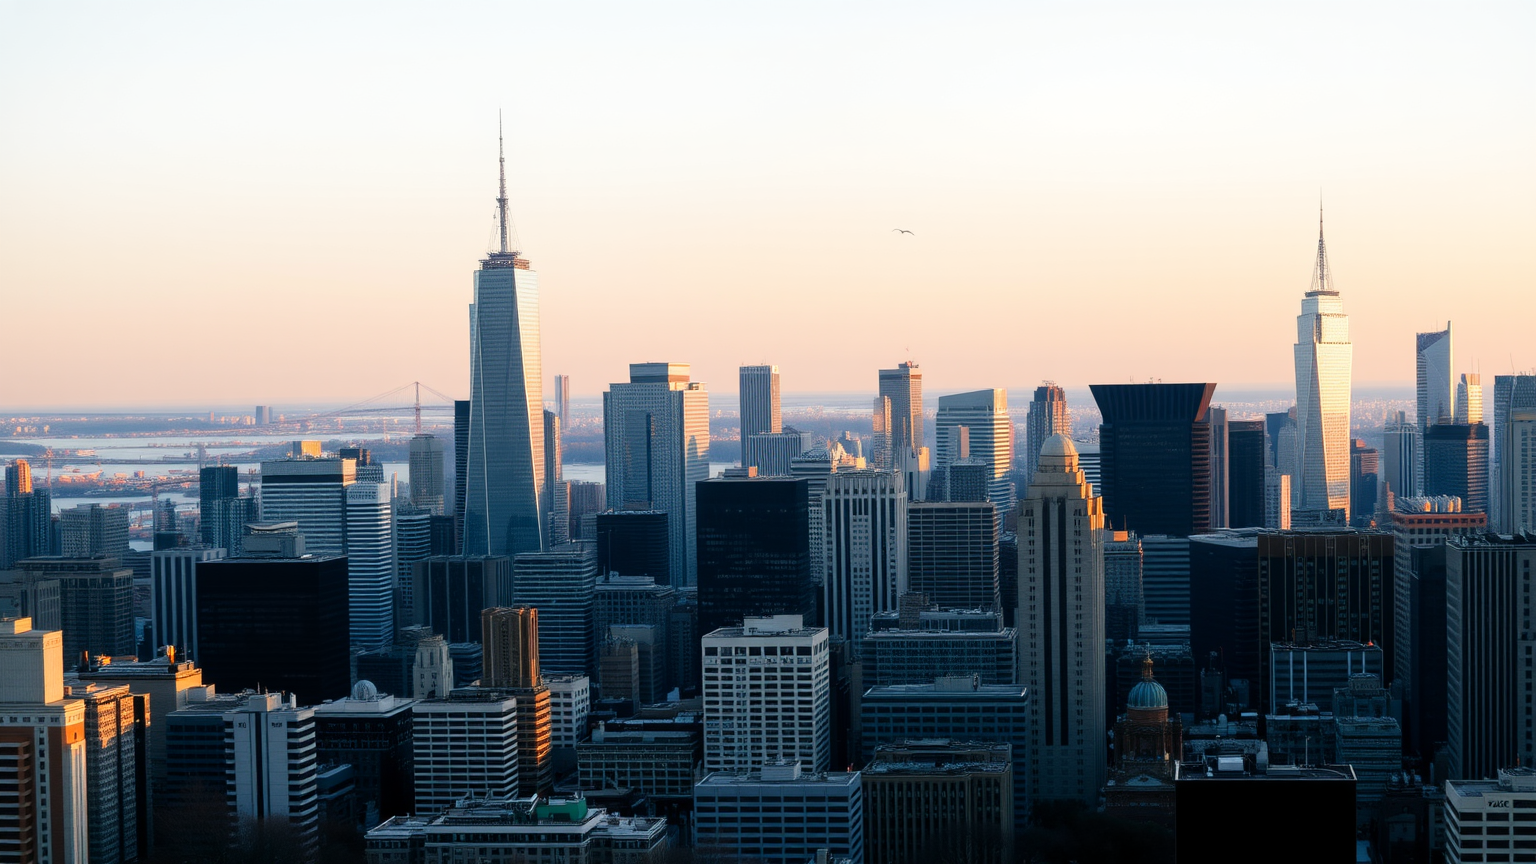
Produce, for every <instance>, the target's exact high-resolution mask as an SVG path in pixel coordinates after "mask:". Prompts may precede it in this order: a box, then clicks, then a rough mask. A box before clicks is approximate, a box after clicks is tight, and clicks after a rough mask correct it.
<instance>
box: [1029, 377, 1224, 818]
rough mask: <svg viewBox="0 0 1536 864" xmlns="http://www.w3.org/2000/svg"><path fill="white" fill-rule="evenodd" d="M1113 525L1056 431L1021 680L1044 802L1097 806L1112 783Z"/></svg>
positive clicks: (1034, 775)
mask: <svg viewBox="0 0 1536 864" xmlns="http://www.w3.org/2000/svg"><path fill="white" fill-rule="evenodd" d="M1207 398H1209V397H1207ZM1103 529H1104V502H1103V499H1102V498H1100V497H1099V496H1097V495H1095V494H1093V489H1092V487H1090V486H1089V485H1088V483H1087V482H1086V481H1085V480H1084V479H1083V472H1082V471H1081V470H1080V469H1079V468H1078V464H1077V448H1076V447H1074V446H1073V445H1072V439H1070V438H1068V437H1067V436H1065V435H1052V436H1051V437H1050V438H1047V439H1046V441H1045V443H1044V444H1043V445H1042V446H1041V450H1040V461H1039V464H1038V466H1037V468H1036V471H1035V481H1034V483H1032V484H1031V485H1030V487H1029V492H1028V493H1027V494H1026V495H1025V497H1024V500H1023V501H1022V502H1021V506H1020V511H1019V601H1018V613H1017V615H1018V622H1019V661H1020V662H1019V683H1021V684H1023V685H1024V686H1026V687H1028V688H1029V691H1030V696H1031V699H1030V727H1029V733H1030V748H1029V749H1030V754H1029V760H1028V769H1027V770H1028V771H1029V783H1028V787H1029V795H1030V798H1031V799H1032V800H1034V801H1041V800H1045V799H1063V800H1065V799H1071V800H1077V801H1082V802H1084V803H1086V804H1088V805H1089V806H1093V805H1094V804H1095V803H1097V799H1098V794H1099V787H1100V786H1101V785H1102V784H1103V782H1104V770H1105V756H1104V740H1105V735H1106V734H1107V729H1106V725H1107V712H1106V709H1105V699H1106V693H1105V680H1104V675H1105V671H1104V548H1103V545H1102V544H1103V540H1104V530H1103Z"/></svg>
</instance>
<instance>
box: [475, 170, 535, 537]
mask: <svg viewBox="0 0 1536 864" xmlns="http://www.w3.org/2000/svg"><path fill="white" fill-rule="evenodd" d="M506 162H507V160H506V156H505V155H503V156H502V157H501V194H500V196H499V197H497V199H496V206H497V212H498V213H499V214H500V218H501V250H500V251H498V252H492V253H490V254H489V255H487V256H486V257H485V258H484V259H483V260H481V262H480V269H479V270H477V271H475V302H474V303H473V304H471V305H470V307H469V354H470V357H469V366H470V400H469V401H470V406H469V458H468V460H467V463H468V464H467V465H466V466H465V474H466V476H465V481H464V497H465V501H464V551H465V553H466V554H469V555H516V554H518V553H520V552H538V551H541V550H542V549H544V539H545V535H546V532H545V530H544V524H545V520H546V518H547V514H548V503H547V502H546V501H545V498H544V495H545V492H546V489H545V485H544V387H543V380H544V369H543V364H542V362H541V358H540V351H539V347H540V346H539V338H540V337H539V288H538V275H537V274H536V273H534V271H533V270H532V269H530V268H529V266H528V260H527V259H526V258H520V257H518V253H517V251H516V250H514V249H510V248H509V244H508V235H509V230H508V225H509V223H508V221H507V169H506Z"/></svg>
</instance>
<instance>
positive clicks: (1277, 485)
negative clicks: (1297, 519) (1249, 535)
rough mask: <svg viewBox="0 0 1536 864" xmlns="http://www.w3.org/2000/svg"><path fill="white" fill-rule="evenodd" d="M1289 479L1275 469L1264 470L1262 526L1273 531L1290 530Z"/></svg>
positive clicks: (1288, 476)
mask: <svg viewBox="0 0 1536 864" xmlns="http://www.w3.org/2000/svg"><path fill="white" fill-rule="evenodd" d="M1291 479H1292V475H1290V474H1281V473H1280V471H1279V469H1277V468H1265V469H1264V525H1263V526H1262V527H1265V528H1270V529H1272V530H1275V531H1289V530H1291Z"/></svg>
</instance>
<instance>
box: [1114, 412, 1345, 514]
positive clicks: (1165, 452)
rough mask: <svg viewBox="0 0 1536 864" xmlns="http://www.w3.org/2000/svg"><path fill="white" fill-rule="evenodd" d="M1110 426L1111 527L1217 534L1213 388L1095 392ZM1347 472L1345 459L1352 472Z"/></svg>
mask: <svg viewBox="0 0 1536 864" xmlns="http://www.w3.org/2000/svg"><path fill="white" fill-rule="evenodd" d="M1090 389H1091V390H1092V391H1093V398H1094V401H1096V402H1097V403H1098V405H1099V411H1100V412H1101V413H1102V414H1103V416H1104V422H1103V424H1102V425H1100V426H1099V460H1100V465H1099V470H1100V472H1101V474H1102V479H1103V484H1102V485H1101V486H1099V487H1096V491H1097V492H1099V493H1100V494H1101V495H1102V496H1103V498H1104V511H1105V514H1106V516H1107V518H1108V522H1109V524H1110V525H1111V526H1112V527H1114V528H1117V529H1120V530H1129V531H1135V532H1137V533H1138V534H1141V535H1142V536H1144V537H1145V536H1146V535H1148V534H1168V535H1170V536H1175V537H1187V536H1189V535H1190V534H1195V533H1199V532H1201V531H1205V530H1207V529H1209V528H1210V527H1211V494H1210V493H1211V457H1210V451H1211V441H1210V436H1211V427H1210V424H1209V423H1207V422H1205V420H1206V413H1207V408H1208V407H1209V406H1210V403H1211V394H1212V393H1214V392H1215V391H1216V385H1215V384H1095V385H1093V386H1092V387H1091V388H1090ZM1347 467H1348V463H1347V456H1346V468H1347Z"/></svg>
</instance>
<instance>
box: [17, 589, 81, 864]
mask: <svg viewBox="0 0 1536 864" xmlns="http://www.w3.org/2000/svg"><path fill="white" fill-rule="evenodd" d="M64 654H65V652H64V639H63V636H62V635H61V634H60V633H59V631H57V630H34V629H32V619H30V618H4V619H0V669H4V670H5V674H3V675H0V838H4V846H3V847H0V848H3V849H4V850H5V851H4V854H5V856H6V860H9V861H29V862H30V861H38V862H42V861H50V862H51V861H61V862H67V864H84V862H85V861H87V860H88V854H89V844H90V838H89V835H88V833H87V828H88V817H87V803H86V801H87V793H88V791H89V790H88V789H87V784H86V762H85V759H86V743H85V703H84V702H83V701H81V700H79V699H71V698H68V695H67V694H66V692H65V690H64Z"/></svg>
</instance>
